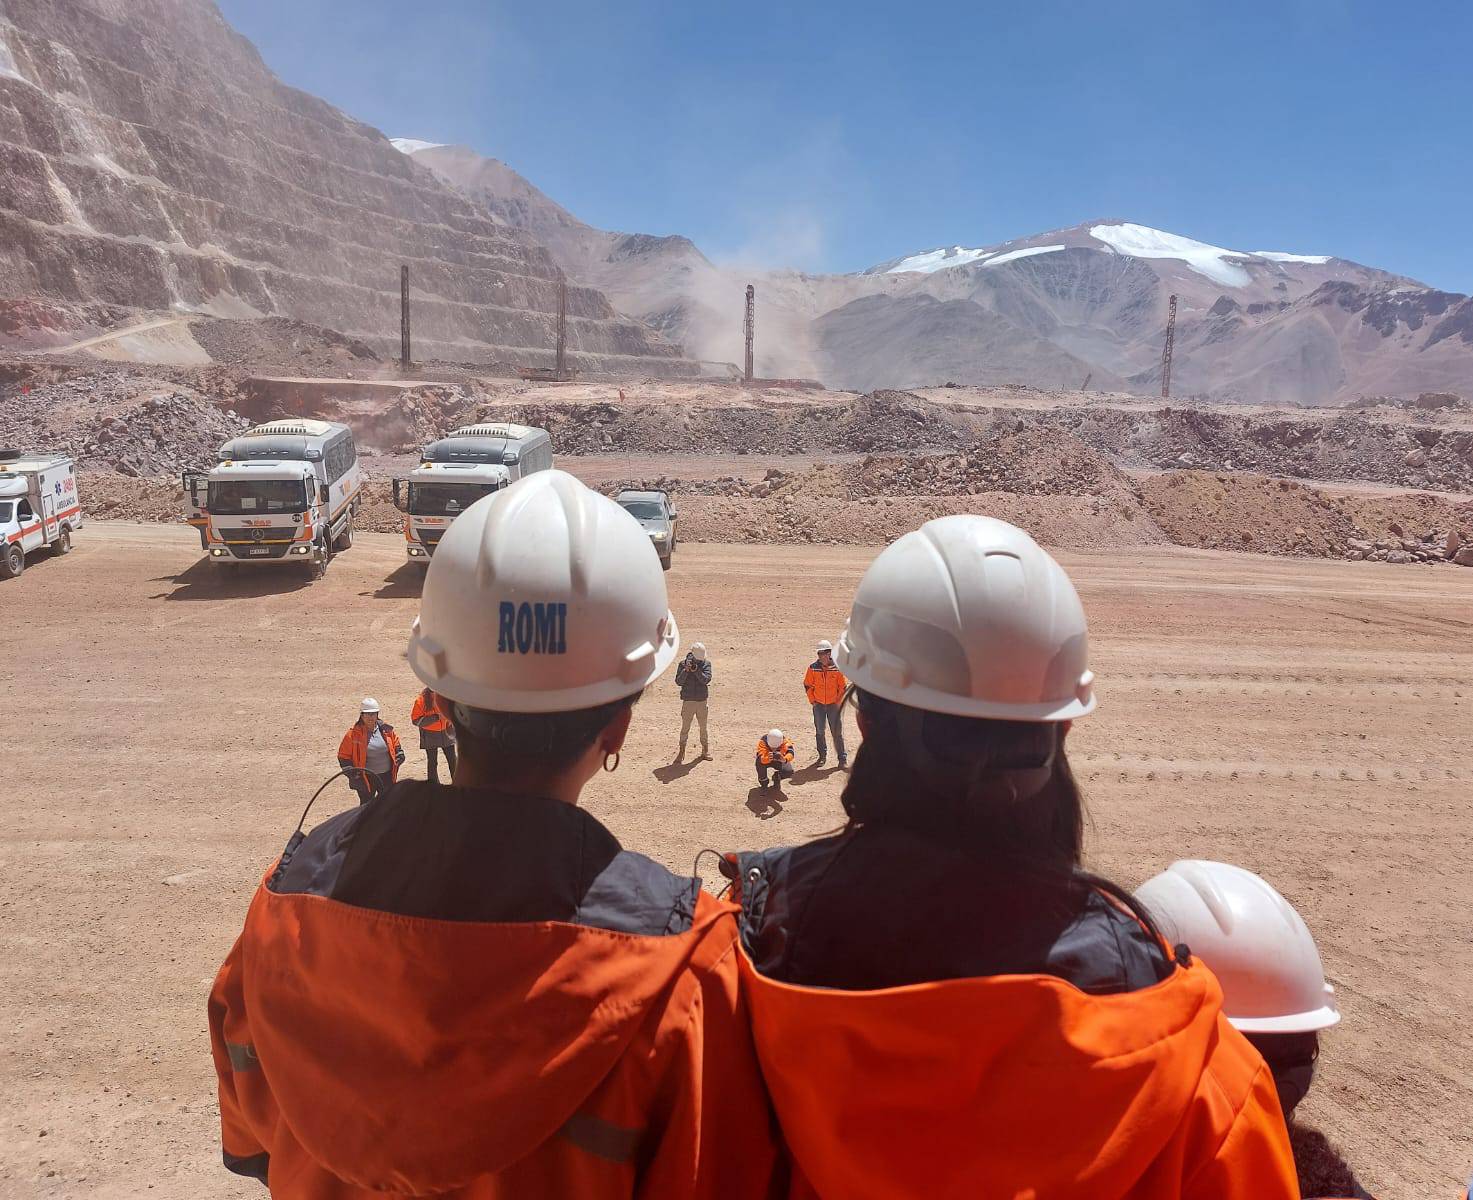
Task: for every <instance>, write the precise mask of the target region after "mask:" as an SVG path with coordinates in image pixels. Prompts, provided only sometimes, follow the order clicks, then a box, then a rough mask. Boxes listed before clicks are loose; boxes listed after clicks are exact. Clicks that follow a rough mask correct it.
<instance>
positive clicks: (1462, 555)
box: [1453, 543, 1473, 567]
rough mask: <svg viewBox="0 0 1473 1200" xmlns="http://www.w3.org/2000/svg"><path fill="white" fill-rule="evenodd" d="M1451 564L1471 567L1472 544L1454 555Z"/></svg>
mask: <svg viewBox="0 0 1473 1200" xmlns="http://www.w3.org/2000/svg"><path fill="white" fill-rule="evenodd" d="M1453 562H1455V563H1457V564H1458V566H1460V567H1473V543H1469V544H1468V545H1466V546H1464V547H1463V548H1462V549H1461V550H1459V551H1458V552H1457V553H1456V554H1454V555H1453Z"/></svg>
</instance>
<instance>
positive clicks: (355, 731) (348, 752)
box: [338, 721, 404, 787]
mask: <svg viewBox="0 0 1473 1200" xmlns="http://www.w3.org/2000/svg"><path fill="white" fill-rule="evenodd" d="M378 727H379V728H380V729H382V730H383V731H384V745H385V746H387V747H388V748H389V777H388V778H387V779H385V780H384V781H383V782H384V786H386V787H387V786H388V785H389V784H391V783H393V782H394V781H395V780H396V779H398V778H399V768H400V766H402V765H403V763H404V749H403V747H401V746H400V745H399V735H398V734H397V733H395V732H394V727H393V726H392V725H390V724H389V723H388V722H386V721H380V722H379V723H378ZM338 764H339V765H340V766H343V767H357V768H358V769H359V770H360V771H361V770H364V769H366V768H367V766H368V730H367V729H365V728H364V726H363V722H362V721H354V722H353V727H352V728H351V729H349V730H348V732H347V733H345V734H343V740H342V742H341V743H339V745H338Z"/></svg>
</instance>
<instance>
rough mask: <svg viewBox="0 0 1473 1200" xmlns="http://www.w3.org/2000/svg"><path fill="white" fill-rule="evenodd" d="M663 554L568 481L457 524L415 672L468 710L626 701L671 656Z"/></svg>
mask: <svg viewBox="0 0 1473 1200" xmlns="http://www.w3.org/2000/svg"><path fill="white" fill-rule="evenodd" d="M678 648H679V633H678V631H677V630H676V626H675V617H674V615H673V614H672V613H671V612H670V605H669V600H668V598H667V596H666V593H665V576H664V572H663V571H662V570H661V569H660V559H659V555H658V554H657V553H656V551H655V548H654V547H653V546H652V545H651V544H650V539H649V535H648V534H647V533H645V531H644V530H643V529H642V528H641V527H640V524H639V522H638V521H636V520H635V519H634V518H633V517H632V516H630V515H629V513H627V512H626V511H625V510H624V509H622V508H620V507H619V505H617V504H615V503H614V502H613V501H612V500H610V499H609V498H608V497H607V496H601V495H599V493H597V492H595V491H592V490H591V489H589V488H587V487H584V486H583V484H581V483H579V482H578V480H576V479H574V478H573V477H572V476H571V475H569V474H567V473H566V472H564V471H537V472H534V473H533V474H531V475H528V476H526V477H524V478H522V479H520V480H518V481H517V482H516V483H514V484H512V485H511V486H510V487H509V488H505V489H503V490H502V491H499V492H495V493H493V494H492V495H490V496H486V497H483V498H482V499H480V500H478V501H476V503H474V504H472V505H471V506H470V507H469V508H468V509H466V510H465V512H463V513H461V514H460V516H458V517H456V518H455V520H454V521H452V522H451V523H450V527H449V529H447V530H446V531H445V535H444V537H442V538H441V539H440V544H439V545H438V546H437V547H436V549H435V554H434V556H433V557H432V558H431V559H430V567H429V572H428V574H427V575H426V576H425V582H424V592H423V596H422V598H421V600H420V611H419V617H418V618H417V619H416V620H415V622H414V628H413V631H412V632H411V634H410V638H409V665H410V667H411V668H412V669H413V671H414V673H415V674H416V675H418V676H419V678H420V679H421V680H423V681H424V682H425V683H426V684H428V685H429V686H430V687H432V688H434V690H435V691H437V692H439V693H440V695H442V696H445V697H447V698H449V699H450V700H454V701H458V702H459V703H461V704H464V705H467V706H469V707H471V708H481V709H494V710H498V711H502V712H517V713H542V712H569V711H571V710H573V709H580V708H592V707H594V706H596V705H600V704H609V703H611V702H613V701H615V700H619V699H622V698H623V697H625V696H630V695H633V694H634V693H635V692H638V691H639V690H640V689H641V688H643V687H645V686H646V685H647V684H648V683H650V682H651V681H652V680H654V679H656V678H658V677H659V675H660V674H661V672H663V671H664V670H665V668H666V667H668V666H669V665H670V663H671V662H672V661H673V660H674V658H675V655H676V651H677V649H678Z"/></svg>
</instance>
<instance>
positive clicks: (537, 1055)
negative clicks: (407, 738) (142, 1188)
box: [209, 781, 775, 1200]
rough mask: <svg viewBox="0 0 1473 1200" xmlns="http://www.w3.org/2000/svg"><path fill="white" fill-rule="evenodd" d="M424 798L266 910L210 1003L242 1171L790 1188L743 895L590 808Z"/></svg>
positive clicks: (480, 1195)
mask: <svg viewBox="0 0 1473 1200" xmlns="http://www.w3.org/2000/svg"><path fill="white" fill-rule="evenodd" d="M400 798H404V799H407V800H409V801H410V802H408V803H389V804H371V805H363V806H360V807H358V808H355V809H352V810H350V811H348V812H346V813H343V814H341V815H340V816H336V817H333V818H332V819H330V820H328V821H326V822H324V823H323V824H321V825H319V826H318V827H317V828H316V829H314V830H313V831H312V833H311V834H310V835H308V836H307V837H306V839H305V840H302V841H300V842H299V843H298V840H297V839H293V844H292V845H289V846H288V848H287V851H286V853H284V854H283V856H282V858H281V860H280V862H279V863H278V864H277V866H276V867H275V868H274V869H273V870H272V872H271V873H270V874H269V875H268V876H267V877H266V878H265V879H264V880H263V881H262V883H261V886H260V887H259V888H258V889H257V891H256V895H255V897H254V899H253V900H252V901H251V906H250V909H249V911H248V913H247V915H246V921H245V928H244V929H243V930H242V932H241V934H240V937H239V938H238V939H237V941H236V943H235V946H234V948H233V949H232V950H231V952H230V955H229V957H228V958H227V959H226V961H225V965H224V966H223V967H222V968H221V969H220V973H219V975H218V977H217V978H216V980H215V986H214V989H213V991H212V993H211V996H210V1006H209V1023H210V1035H211V1041H212V1047H213V1052H214V1061H215V1069H216V1072H217V1074H218V1076H219V1090H220V1119H221V1131H222V1140H223V1147H224V1157H225V1163H226V1165H227V1166H228V1167H230V1168H231V1169H232V1170H234V1171H236V1172H237V1173H240V1174H246V1175H253V1176H255V1177H257V1178H259V1179H261V1180H262V1181H263V1182H267V1183H269V1185H270V1187H271V1191H272V1194H273V1195H275V1196H284V1197H303V1198H305V1197H312V1198H313V1200H318V1198H321V1197H331V1198H333V1200H348V1198H360V1197H361V1198H364V1200H366V1198H367V1197H369V1196H375V1197H376V1196H379V1195H380V1194H381V1193H385V1192H389V1193H393V1194H394V1195H396V1196H422V1195H431V1194H433V1195H436V1196H455V1197H471V1198H476V1200H503V1198H506V1200H510V1198H511V1197H518V1198H520V1197H535V1196H577V1197H595V1198H599V1197H661V1198H664V1197H676V1198H679V1197H708V1196H709V1197H718V1196H720V1197H724V1196H741V1197H747V1196H754V1197H761V1196H764V1195H766V1194H767V1192H768V1189H769V1187H770V1185H771V1181H772V1176H773V1170H774V1161H775V1150H774V1140H773V1133H772V1118H771V1112H770V1109H769V1107H768V1104H767V1100H766V1097H765V1094H764V1092H763V1089H762V1082H761V1078H760V1075H759V1073H758V1070H757V1064H756V1060H755V1056H754V1052H753V1049H752V1043H751V1034H750V1030H749V1025H748V1021H747V1018H746V1013H745V1011H744V1009H743V1005H742V1001H741V998H740V993H739V987H738V968H737V962H736V946H735V943H736V923H735V920H734V916H733V914H734V912H735V908H734V906H732V905H729V904H726V903H723V902H721V901H718V900H715V899H713V898H712V897H711V896H710V895H709V894H707V893H706V892H704V891H702V890H701V887H700V883H699V881H698V880H695V879H682V878H679V877H677V876H675V875H672V874H671V873H670V872H668V871H666V870H665V869H664V868H663V867H661V866H659V865H658V864H656V863H654V862H651V861H650V860H649V859H647V858H644V857H643V856H642V855H638V854H632V853H629V852H627V851H624V850H622V849H621V848H620V846H619V844H618V842H617V841H616V840H615V839H614V837H613V835H612V834H610V833H609V832H608V831H607V830H606V829H604V828H603V826H602V825H600V824H599V823H598V821H596V820H595V819H594V818H593V817H591V816H589V815H588V814H587V813H585V812H583V811H582V810H581V809H578V808H575V807H573V806H571V805H567V804H562V803H560V802H557V801H552V800H539V799H527V798H516V797H508V796H504V795H499V794H496V793H493V792H489V791H482V790H479V789H465V788H453V787H440V786H437V785H433V784H429V783H420V782H417V781H416V782H406V783H403V784H400V785H398V787H397V788H396V789H395V790H394V792H393V794H392V796H391V799H400ZM427 863H429V864H434V869H433V870H427V869H426V864H427Z"/></svg>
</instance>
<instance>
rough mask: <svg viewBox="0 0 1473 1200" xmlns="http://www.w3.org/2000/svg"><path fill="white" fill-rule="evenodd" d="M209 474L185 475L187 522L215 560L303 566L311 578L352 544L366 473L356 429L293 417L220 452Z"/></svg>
mask: <svg viewBox="0 0 1473 1200" xmlns="http://www.w3.org/2000/svg"><path fill="white" fill-rule="evenodd" d="M218 458H219V461H218V462H217V463H216V464H215V465H214V466H213V467H211V468H210V469H209V470H208V471H186V472H185V473H184V495H185V501H186V505H187V510H188V511H187V518H188V521H189V523H190V524H191V525H193V526H194V527H195V528H196V529H198V530H199V540H200V546H201V548H202V549H203V550H204V552H205V554H206V555H208V556H209V559H210V561H211V562H213V563H217V564H219V565H221V566H224V567H235V566H239V565H241V564H246V565H249V564H253V563H302V564H304V565H306V566H307V567H309V568H310V569H311V570H312V572H313V574H314V575H321V574H322V573H323V572H324V571H326V570H327V564H328V562H329V561H330V560H331V558H332V556H333V554H334V553H336V552H337V551H339V550H346V549H348V548H349V547H350V546H351V545H352V544H353V518H354V515H355V514H356V513H357V511H358V509H359V506H360V505H361V504H362V503H363V495H362V493H363V471H362V469H361V468H360V467H359V465H358V450H357V447H356V446H355V445H354V444H353V431H352V430H350V429H349V428H348V427H347V426H346V425H342V424H339V423H338V422H336V421H314V420H311V419H309V418H296V417H294V418H290V419H287V420H281V421H270V422H267V423H266V424H264V425H257V426H256V427H255V428H253V429H248V430H247V431H246V432H245V433H242V434H240V435H239V436H238V437H234V438H231V439H230V441H228V442H226V443H225V444H224V445H223V446H221V447H220V450H219V454H218Z"/></svg>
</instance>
